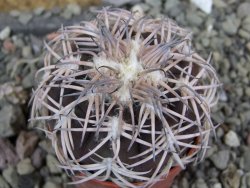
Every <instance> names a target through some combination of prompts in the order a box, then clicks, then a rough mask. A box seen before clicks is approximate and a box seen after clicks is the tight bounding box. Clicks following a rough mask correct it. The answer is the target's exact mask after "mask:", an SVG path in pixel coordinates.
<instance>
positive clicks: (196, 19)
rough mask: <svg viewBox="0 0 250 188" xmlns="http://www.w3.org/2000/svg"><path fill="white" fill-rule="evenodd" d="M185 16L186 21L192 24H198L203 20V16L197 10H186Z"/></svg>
mask: <svg viewBox="0 0 250 188" xmlns="http://www.w3.org/2000/svg"><path fill="white" fill-rule="evenodd" d="M186 16H187V17H186V18H187V21H188V23H189V24H191V25H193V26H200V25H201V24H202V22H203V18H202V17H201V16H200V15H199V14H198V13H197V12H192V11H188V12H187V15H186Z"/></svg>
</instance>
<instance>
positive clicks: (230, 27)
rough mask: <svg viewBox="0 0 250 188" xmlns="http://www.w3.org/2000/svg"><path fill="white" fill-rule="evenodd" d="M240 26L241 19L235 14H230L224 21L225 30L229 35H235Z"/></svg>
mask: <svg viewBox="0 0 250 188" xmlns="http://www.w3.org/2000/svg"><path fill="white" fill-rule="evenodd" d="M239 26H240V20H239V19H237V18H235V16H234V15H232V16H228V17H227V19H226V21H224V22H223V23H222V28H223V30H224V31H225V32H226V33H227V34H229V35H235V34H236V33H237V31H238V28H239Z"/></svg>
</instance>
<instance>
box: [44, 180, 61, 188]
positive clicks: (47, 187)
mask: <svg viewBox="0 0 250 188" xmlns="http://www.w3.org/2000/svg"><path fill="white" fill-rule="evenodd" d="M43 188H61V185H59V184H57V183H54V182H50V181H47V182H46V183H45V184H44V185H43Z"/></svg>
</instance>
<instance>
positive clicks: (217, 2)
mask: <svg viewBox="0 0 250 188" xmlns="http://www.w3.org/2000/svg"><path fill="white" fill-rule="evenodd" d="M213 3H214V6H215V7H216V8H225V7H226V6H227V4H226V3H225V2H224V1H223V0H213Z"/></svg>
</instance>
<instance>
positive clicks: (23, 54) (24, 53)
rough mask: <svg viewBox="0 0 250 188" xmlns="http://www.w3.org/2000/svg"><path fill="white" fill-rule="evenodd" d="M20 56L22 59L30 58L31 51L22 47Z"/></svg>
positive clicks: (28, 47)
mask: <svg viewBox="0 0 250 188" xmlns="http://www.w3.org/2000/svg"><path fill="white" fill-rule="evenodd" d="M22 56H23V57H24V58H29V57H31V56H32V51H31V47H30V46H24V47H22Z"/></svg>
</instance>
